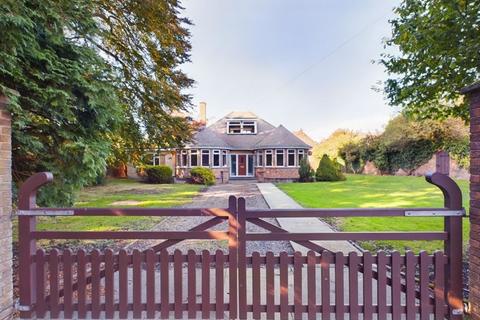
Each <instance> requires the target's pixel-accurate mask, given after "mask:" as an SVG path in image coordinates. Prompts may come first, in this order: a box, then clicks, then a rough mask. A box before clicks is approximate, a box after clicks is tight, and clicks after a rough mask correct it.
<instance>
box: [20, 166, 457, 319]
mask: <svg viewBox="0 0 480 320" xmlns="http://www.w3.org/2000/svg"><path fill="white" fill-rule="evenodd" d="M50 181H52V176H51V174H48V173H40V174H37V175H35V176H33V177H32V178H30V179H29V180H28V181H27V182H26V183H25V184H24V185H23V186H22V189H21V192H20V197H19V245H20V256H19V259H20V301H19V306H18V309H19V311H20V314H21V317H22V318H31V317H37V318H59V317H62V318H145V317H146V318H172V317H173V318H176V319H180V318H189V319H194V318H203V319H210V318H216V319H220V318H231V319H235V318H240V319H246V318H254V319H260V318H266V319H273V318H279V319H288V318H289V317H293V318H295V319H304V318H308V319H319V318H321V319H344V318H345V317H346V316H348V319H359V318H361V319H373V318H376V319H416V318H419V319H462V318H463V300H462V216H463V215H464V210H463V208H462V201H461V199H462V198H461V193H460V189H459V188H458V186H457V185H456V184H455V182H454V181H453V180H452V179H450V178H449V177H447V176H445V175H441V174H434V175H432V176H431V177H428V178H427V181H428V182H430V183H432V184H434V185H436V186H437V187H439V188H440V189H441V190H442V192H443V194H444V199H445V206H444V208H433V209H432V208H415V209H301V210H247V209H246V205H245V199H244V198H239V199H236V198H235V197H230V199H229V207H228V208H225V209H218V208H217V209H215V208H209V209H176V208H174V209H145V208H128V209H120V208H102V209H100V208H37V207H36V205H35V196H36V192H37V190H38V188H40V187H41V186H42V185H44V184H46V183H48V182H50ZM45 215H46V216H58V215H64V216H72V215H73V216H86V217H87V216H111V217H112V219H114V218H115V216H183V217H185V216H205V221H204V222H202V223H201V224H199V225H197V226H196V227H194V228H192V229H190V230H188V231H175V232H170V231H162V232H157V231H115V232H113V231H102V232H90V231H88V232H87V231H83V232H79V231H38V230H36V228H35V222H36V217H37V216H45ZM348 216H350V217H352V216H353V217H362V216H391V217H394V216H406V217H405V219H408V217H409V216H441V217H443V218H444V221H445V228H444V230H443V231H434V232H373V233H372V232H369V233H366V232H359V233H352V232H336V233H289V232H287V231H286V230H283V229H281V228H280V227H278V226H276V225H273V224H271V223H270V222H267V221H266V220H263V219H262V218H274V217H282V218H288V217H319V218H321V217H348ZM222 223H223V224H224V225H226V229H225V230H223V231H209V230H208V229H210V228H212V227H214V226H217V225H219V224H222ZM247 223H251V224H255V225H257V226H260V227H262V228H263V229H265V230H266V232H264V233H258V232H257V233H253V232H248V231H247ZM38 239H163V240H165V241H163V242H161V243H159V244H158V245H155V246H153V247H152V248H150V249H148V250H145V251H139V250H133V251H128V252H127V251H126V250H120V251H118V252H113V251H112V250H110V249H106V250H102V251H100V250H96V249H95V250H92V251H89V252H87V251H85V250H83V249H81V250H77V251H76V252H72V251H71V250H70V249H68V248H67V249H62V250H58V249H53V250H50V251H48V252H46V251H45V250H43V249H41V248H40V249H39V248H37V243H36V240H38ZM186 239H210V240H212V241H227V242H228V252H223V251H221V250H217V251H216V252H209V251H206V250H204V251H202V252H195V251H193V250H189V251H188V252H186V253H185V252H181V251H179V250H174V251H173V252H172V251H168V250H167V249H168V248H169V247H170V246H172V245H174V244H177V243H179V242H180V241H182V240H186ZM280 240H289V241H294V242H297V243H299V244H301V245H302V246H304V247H306V248H308V249H309V250H310V251H308V253H307V254H306V255H302V254H301V253H300V252H296V253H295V254H293V255H291V254H290V255H289V254H288V253H287V252H279V253H273V252H267V253H266V254H265V255H260V254H259V253H258V252H253V253H252V254H251V255H247V251H246V243H247V241H280ZM315 240H322V241H325V240H327V241H328V240H331V241H336V240H427V241H433V240H441V241H443V242H444V243H445V250H444V251H438V252H435V253H434V254H432V255H430V254H428V253H426V252H421V253H419V254H414V253H412V252H406V253H405V254H404V255H401V254H400V253H399V252H390V253H388V254H387V253H385V252H382V251H380V252H377V253H376V254H371V253H369V252H363V253H361V254H358V253H357V252H350V253H347V254H344V253H341V252H330V251H328V250H326V249H324V248H322V247H321V246H320V245H319V244H318V243H315Z"/></svg>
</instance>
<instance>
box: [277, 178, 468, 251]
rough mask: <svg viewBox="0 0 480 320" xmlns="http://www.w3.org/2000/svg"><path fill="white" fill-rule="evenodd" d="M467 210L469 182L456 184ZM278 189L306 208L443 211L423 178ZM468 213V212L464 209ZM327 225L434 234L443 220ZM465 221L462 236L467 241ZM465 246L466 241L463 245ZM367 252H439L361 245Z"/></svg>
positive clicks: (401, 244)
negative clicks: (431, 209)
mask: <svg viewBox="0 0 480 320" xmlns="http://www.w3.org/2000/svg"><path fill="white" fill-rule="evenodd" d="M457 183H458V184H459V186H460V188H461V189H462V193H463V203H464V206H465V207H466V208H467V207H468V195H469V193H468V181H465V180H459V181H457ZM278 186H279V187H280V189H282V190H283V191H285V192H286V193H287V194H288V195H290V196H291V197H292V198H293V199H295V200H296V201H297V202H298V203H300V204H301V205H302V206H304V207H306V208H381V207H442V206H443V197H442V194H441V192H440V191H439V190H438V189H437V188H436V187H435V186H432V185H430V184H429V183H427V182H426V181H425V178H424V177H395V176H365V175H349V176H348V177H347V180H346V181H341V182H315V183H281V184H278ZM467 209H468V208H467ZM328 222H330V223H331V224H333V225H334V226H335V227H337V228H338V229H341V230H343V231H354V232H355V231H437V230H442V229H443V218H427V217H422V218H410V217H378V218H375V217H373V218H372V217H362V218H334V219H329V220H328ZM468 231H469V224H468V219H464V228H463V234H464V239H467V236H468ZM464 242H465V241H464ZM361 245H362V246H363V247H364V248H365V249H368V250H378V249H395V250H400V251H402V252H403V251H404V250H405V249H411V250H414V251H417V252H418V251H420V250H427V251H429V252H432V251H434V250H437V249H442V247H443V246H442V243H441V242H440V241H376V242H362V243H361Z"/></svg>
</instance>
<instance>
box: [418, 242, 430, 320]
mask: <svg viewBox="0 0 480 320" xmlns="http://www.w3.org/2000/svg"><path fill="white" fill-rule="evenodd" d="M419 257H420V319H421V320H426V319H429V318H430V317H429V313H430V312H429V311H430V310H429V309H430V308H429V304H430V299H429V294H428V283H429V275H428V253H427V252H426V251H421V252H420V255H419Z"/></svg>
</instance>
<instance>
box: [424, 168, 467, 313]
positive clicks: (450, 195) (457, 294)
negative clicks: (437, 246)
mask: <svg viewBox="0 0 480 320" xmlns="http://www.w3.org/2000/svg"><path fill="white" fill-rule="evenodd" d="M427 181H428V182H429V183H431V184H433V185H435V186H437V187H438V188H439V189H440V190H442V193H443V198H444V207H445V208H448V209H451V210H463V207H462V191H461V190H460V188H459V187H458V185H457V184H456V183H455V181H453V179H452V178H450V177H449V176H447V175H444V174H441V173H434V174H432V175H431V176H427ZM444 219H445V220H444V230H445V232H446V233H447V236H448V238H447V240H445V248H444V251H445V254H446V255H447V257H448V264H447V265H446V266H445V279H446V283H445V295H446V301H447V304H448V312H449V317H448V318H449V319H454V320H459V319H463V309H464V307H463V242H462V219H463V217H461V216H449V217H444Z"/></svg>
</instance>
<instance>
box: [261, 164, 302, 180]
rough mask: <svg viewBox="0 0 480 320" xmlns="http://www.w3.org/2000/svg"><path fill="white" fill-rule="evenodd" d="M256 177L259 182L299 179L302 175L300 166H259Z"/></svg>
mask: <svg viewBox="0 0 480 320" xmlns="http://www.w3.org/2000/svg"><path fill="white" fill-rule="evenodd" d="M255 175H256V178H257V180H258V181H259V182H268V181H280V180H282V181H290V180H292V181H293V180H297V179H298V178H299V177H300V176H299V174H298V168H296V167H292V168H288V167H285V168H283V167H282V168H275V167H272V168H270V167H259V168H256V171H255Z"/></svg>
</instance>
